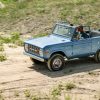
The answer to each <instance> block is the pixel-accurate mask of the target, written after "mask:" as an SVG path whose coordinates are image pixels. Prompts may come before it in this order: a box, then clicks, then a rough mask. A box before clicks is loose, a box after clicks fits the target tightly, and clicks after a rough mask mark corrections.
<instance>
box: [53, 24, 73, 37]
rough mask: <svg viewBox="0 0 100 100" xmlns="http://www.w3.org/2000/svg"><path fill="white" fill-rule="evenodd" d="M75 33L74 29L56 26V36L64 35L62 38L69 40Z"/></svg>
mask: <svg viewBox="0 0 100 100" xmlns="http://www.w3.org/2000/svg"><path fill="white" fill-rule="evenodd" d="M73 32H74V28H72V27H68V26H64V25H56V26H55V28H54V30H53V33H54V34H58V35H62V36H65V37H68V38H71V37H72V35H73Z"/></svg>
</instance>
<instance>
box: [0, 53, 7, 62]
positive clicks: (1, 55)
mask: <svg viewBox="0 0 100 100" xmlns="http://www.w3.org/2000/svg"><path fill="white" fill-rule="evenodd" d="M5 60H7V57H6V54H3V53H0V62H3V61H5Z"/></svg>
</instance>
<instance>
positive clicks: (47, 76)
mask: <svg viewBox="0 0 100 100" xmlns="http://www.w3.org/2000/svg"><path fill="white" fill-rule="evenodd" d="M5 52H6V54H7V56H8V60H7V61H5V62H0V90H2V94H3V95H4V97H5V98H6V99H5V100H24V99H25V97H24V95H23V92H22V91H24V90H26V89H28V90H32V91H34V92H36V91H38V92H42V93H43V92H44V93H45V92H47V91H50V90H51V89H52V88H53V87H54V86H56V85H57V84H61V83H63V84H64V83H67V82H72V83H75V84H76V85H77V88H76V89H74V90H73V91H71V92H72V93H73V94H71V97H72V98H73V99H72V100H99V99H98V96H100V64H97V63H95V61H94V60H93V59H81V60H74V61H69V62H66V67H65V68H64V69H63V70H62V71H58V72H50V71H49V70H48V69H47V68H46V66H45V64H40V65H34V64H32V62H31V61H30V59H29V57H27V56H25V55H23V48H22V47H18V48H9V47H7V46H6V47H5ZM91 71H92V72H93V73H94V75H89V72H91ZM15 91H19V93H20V94H21V95H20V96H19V97H15V96H14V92H15ZM75 95H77V96H75ZM74 97H75V98H77V99H74ZM25 100H27V99H25ZM62 100H63V98H62Z"/></svg>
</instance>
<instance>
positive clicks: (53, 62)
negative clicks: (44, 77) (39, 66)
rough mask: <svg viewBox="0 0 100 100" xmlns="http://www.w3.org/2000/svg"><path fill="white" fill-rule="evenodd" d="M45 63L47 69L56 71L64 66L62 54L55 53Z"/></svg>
mask: <svg viewBox="0 0 100 100" xmlns="http://www.w3.org/2000/svg"><path fill="white" fill-rule="evenodd" d="M47 64H48V69H49V70H52V71H58V70H61V69H62V68H63V67H64V66H65V60H64V57H63V56H62V55H60V54H55V55H53V56H52V57H51V58H50V59H49V60H48V62H47Z"/></svg>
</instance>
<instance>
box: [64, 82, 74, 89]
mask: <svg viewBox="0 0 100 100" xmlns="http://www.w3.org/2000/svg"><path fill="white" fill-rule="evenodd" d="M65 87H66V90H72V89H74V88H76V85H75V84H74V83H67V84H66V85H65Z"/></svg>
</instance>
